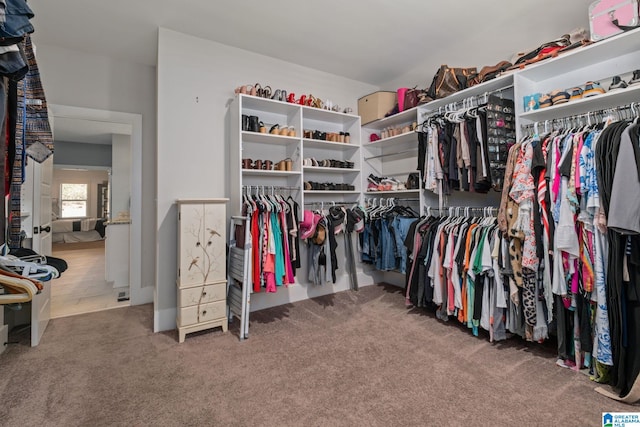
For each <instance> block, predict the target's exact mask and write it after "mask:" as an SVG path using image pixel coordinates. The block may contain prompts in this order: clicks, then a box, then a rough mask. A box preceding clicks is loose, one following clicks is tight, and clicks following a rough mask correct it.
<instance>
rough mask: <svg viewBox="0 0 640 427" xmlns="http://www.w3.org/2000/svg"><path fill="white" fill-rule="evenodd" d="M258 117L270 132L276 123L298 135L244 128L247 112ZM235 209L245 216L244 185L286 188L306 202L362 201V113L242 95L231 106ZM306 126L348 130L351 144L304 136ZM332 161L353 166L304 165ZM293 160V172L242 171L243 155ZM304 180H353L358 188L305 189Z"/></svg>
mask: <svg viewBox="0 0 640 427" xmlns="http://www.w3.org/2000/svg"><path fill="white" fill-rule="evenodd" d="M243 114H244V115H249V116H258V118H259V120H260V121H262V122H263V123H264V124H265V126H266V128H267V131H268V130H269V129H270V128H271V126H273V125H275V124H278V125H280V126H289V127H293V128H295V130H296V136H280V135H272V134H269V133H266V134H265V133H258V132H248V131H243V130H242V124H241V117H242V115H243ZM229 116H230V138H231V139H230V141H231V144H230V173H231V184H230V190H231V213H232V214H233V215H239V214H240V206H241V203H242V201H241V199H242V197H241V195H242V188H243V187H245V186H256V187H263V186H264V187H265V188H268V187H271V186H274V187H286V188H287V191H288V192H289V193H290V194H291V195H292V196H293V198H294V199H295V200H296V201H297V202H298V203H299V204H300V205H301V206H304V205H305V203H306V204H307V205H309V203H316V202H317V203H318V204H321V203H324V202H327V203H329V202H332V201H335V202H345V203H346V202H358V201H359V200H360V197H359V196H360V194H361V191H362V190H361V180H360V173H361V159H360V116H355V115H352V114H343V113H338V112H334V111H328V110H321V109H318V108H313V107H307V106H302V105H298V104H289V103H287V102H282V101H274V100H271V99H265V98H258V97H255V96H250V95H238V96H237V97H236V98H235V99H234V100H233V102H232V104H231V106H230V115H229ZM304 130H312V131H315V130H318V131H322V132H335V133H340V132H343V133H349V135H350V142H349V143H342V142H331V141H323V140H316V139H309V138H304ZM309 157H313V158H315V159H316V160H324V159H333V160H340V161H350V162H353V163H354V167H353V169H351V168H335V167H320V166H304V167H303V166H302V160H303V159H304V158H309ZM243 158H249V159H251V160H253V161H255V160H257V159H260V160H263V161H264V160H270V161H272V162H273V164H274V165H275V164H276V163H277V162H279V161H280V160H283V159H286V158H290V159H291V160H292V164H293V167H292V170H291V171H279V170H255V169H243V168H242V159H243ZM304 181H313V182H320V183H324V182H330V183H335V184H350V185H353V186H354V190H330V191H324V190H305V189H304Z"/></svg>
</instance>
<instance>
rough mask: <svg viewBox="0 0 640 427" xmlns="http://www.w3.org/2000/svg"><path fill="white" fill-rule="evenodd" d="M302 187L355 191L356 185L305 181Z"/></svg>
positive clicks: (320, 189)
mask: <svg viewBox="0 0 640 427" xmlns="http://www.w3.org/2000/svg"><path fill="white" fill-rule="evenodd" d="M304 189H305V190H319V191H355V189H356V187H355V186H353V185H351V184H341V183H333V182H313V181H305V182H304Z"/></svg>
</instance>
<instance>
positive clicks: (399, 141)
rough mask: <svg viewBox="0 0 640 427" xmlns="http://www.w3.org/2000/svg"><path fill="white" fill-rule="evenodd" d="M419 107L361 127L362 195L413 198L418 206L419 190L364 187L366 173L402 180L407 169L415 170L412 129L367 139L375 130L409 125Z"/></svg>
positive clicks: (421, 200)
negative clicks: (388, 189) (377, 189)
mask: <svg viewBox="0 0 640 427" xmlns="http://www.w3.org/2000/svg"><path fill="white" fill-rule="evenodd" d="M418 117H419V109H418V108H417V107H416V108H411V109H409V110H406V111H403V112H401V113H398V114H395V115H393V116H390V117H385V118H383V119H380V120H376V121H374V122H371V123H368V124H366V125H365V126H364V127H363V129H362V138H363V140H362V159H363V174H362V191H363V194H364V197H388V198H410V199H411V198H416V199H418V201H419V203H420V204H419V206H422V205H423V204H424V203H423V199H422V191H420V190H419V189H412V190H391V191H367V186H368V177H369V175H374V176H377V177H389V178H395V179H397V180H398V181H400V182H402V183H406V181H407V178H408V176H409V174H410V173H415V172H416V166H417V164H416V161H415V158H416V157H417V155H418V134H417V133H416V132H414V131H409V132H405V133H402V134H400V135H395V136H391V137H388V138H383V139H379V140H377V141H374V142H369V141H370V138H371V135H372V134H378V135H380V133H381V132H382V130H383V129H386V128H400V129H402V128H403V127H409V128H411V126H412V125H414V124H417V123H419V119H418Z"/></svg>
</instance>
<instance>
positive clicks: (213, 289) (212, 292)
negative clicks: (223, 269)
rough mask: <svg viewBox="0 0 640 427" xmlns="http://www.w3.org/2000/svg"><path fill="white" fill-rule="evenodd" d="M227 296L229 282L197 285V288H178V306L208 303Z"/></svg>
mask: <svg viewBox="0 0 640 427" xmlns="http://www.w3.org/2000/svg"><path fill="white" fill-rule="evenodd" d="M226 298H227V284H226V282H223V283H216V284H214V285H205V286H196V287H195V288H187V289H179V290H178V307H179V308H180V307H188V306H190V305H197V304H198V303H200V304H206V303H209V302H214V301H220V300H225V299H226Z"/></svg>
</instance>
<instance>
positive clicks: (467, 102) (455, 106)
mask: <svg viewBox="0 0 640 427" xmlns="http://www.w3.org/2000/svg"><path fill="white" fill-rule="evenodd" d="M508 89H513V85H512V84H511V85H508V86H505V87H502V88H500V89H496V90H494V91H491V92H485V93H482V94H479V95H474V96H470V97H467V98H464V99H461V100H460V101H454V102H451V103H449V104H445V105H443V106H441V107H438V109H437V110H433V111H427V112H425V113H423V114H422V117H423V118H425V117H429V116H433V115H435V114H443V113H446V112H448V111H455V110H459V109H460V108H467V107H469V108H472V107H479V106H480V104H487V103H488V102H489V95H494V94H496V93H499V94H500V95H502V92H504V91H506V90H508ZM480 100H482V102H480ZM474 102H475V104H476V105H473V104H474Z"/></svg>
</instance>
